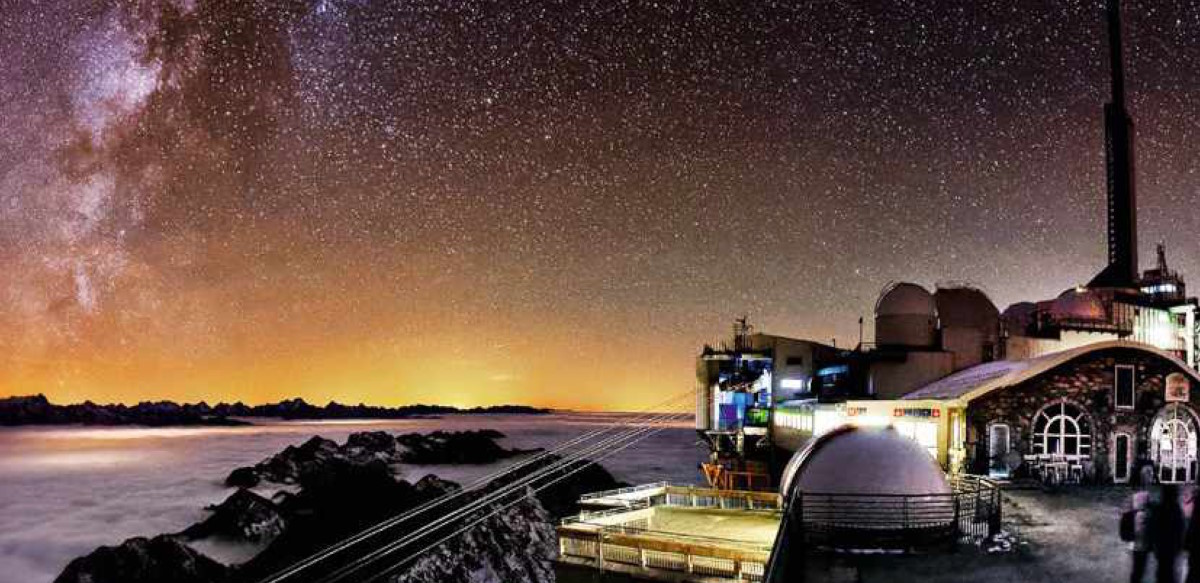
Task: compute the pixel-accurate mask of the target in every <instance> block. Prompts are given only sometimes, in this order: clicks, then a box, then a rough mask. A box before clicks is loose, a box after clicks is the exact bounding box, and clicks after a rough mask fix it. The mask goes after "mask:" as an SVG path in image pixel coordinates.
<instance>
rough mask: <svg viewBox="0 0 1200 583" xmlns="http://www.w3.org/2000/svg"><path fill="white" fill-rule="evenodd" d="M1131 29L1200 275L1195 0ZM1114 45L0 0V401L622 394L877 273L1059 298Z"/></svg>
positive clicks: (1175, 233)
mask: <svg viewBox="0 0 1200 583" xmlns="http://www.w3.org/2000/svg"><path fill="white" fill-rule="evenodd" d="M1125 14H1126V60H1127V72H1128V84H1129V85H1128V90H1129V97H1130V105H1129V109H1130V112H1131V114H1132V116H1133V118H1134V121H1135V124H1136V129H1137V138H1136V140H1137V141H1136V146H1135V148H1136V152H1137V173H1138V174H1137V179H1138V187H1139V212H1140V229H1139V232H1140V236H1141V241H1140V243H1141V251H1142V253H1141V255H1142V261H1143V263H1148V262H1149V261H1150V258H1151V252H1152V250H1153V243H1154V242H1155V241H1157V240H1159V239H1164V240H1166V242H1167V244H1168V250H1169V258H1170V259H1171V260H1172V263H1173V266H1174V267H1176V268H1178V269H1180V270H1181V271H1183V272H1184V274H1185V276H1191V277H1192V278H1193V279H1194V280H1195V281H1196V282H1197V283H1196V284H1195V285H1200V248H1198V247H1197V238H1196V236H1195V233H1196V232H1197V231H1200V213H1198V212H1197V202H1198V200H1200V199H1198V197H1197V186H1198V185H1200V177H1198V176H1197V174H1196V168H1197V164H1196V160H1197V159H1198V155H1200V123H1198V122H1197V120H1198V119H1200V100H1198V99H1196V98H1195V97H1196V96H1197V95H1200V71H1198V70H1197V67H1198V66H1200V65H1197V63H1200V5H1196V4H1194V3H1191V2H1182V1H1175V2H1170V1H1168V2H1145V1H1133V2H1126V6H1125ZM1103 27H1104V14H1103V6H1102V3H1101V2H1098V1H1087V2H1082V1H1064V2H1055V3H1049V4H1046V3H1013V2H991V1H984V2H971V3H950V2H893V3H867V2H851V1H848V0H843V1H831V2H799V3H782V2H780V3H775V2H754V3H749V2H657V3H643V2H612V1H604V2H600V1H596V2H573V3H564V2H532V1H515V2H475V1H446V0H431V1H424V2H421V1H418V2H386V1H380V0H354V1H351V0H324V1H319V2H309V1H294V2H287V1H280V2H267V1H254V2H245V1H240V0H153V1H152V0H147V1H140V2H103V1H87V0H70V1H68V0H49V1H35V0H0V127H2V128H3V130H4V131H3V132H0V268H2V269H3V270H4V272H5V274H6V275H5V277H4V278H3V279H0V329H2V330H5V331H7V333H5V334H3V335H0V394H3V393H9V394H25V393H33V392H45V393H47V394H48V395H49V396H51V398H56V399H58V400H64V401H65V400H77V399H85V398H91V399H94V400H97V401H130V400H139V399H147V398H173V399H182V400H199V399H207V400H209V401H214V400H236V399H242V400H246V401H250V402H258V401H265V400H274V399H276V398H281V397H290V396H293V395H299V396H303V397H305V398H307V399H310V400H313V401H321V402H323V401H324V400H326V399H331V398H333V399H337V400H340V401H350V402H358V401H367V402H372V403H405V402H416V401H424V402H444V403H451V404H471V405H473V404H488V403H499V402H524V403H531V404H544V405H553V406H563V407H587V408H629V407H638V406H644V405H648V404H650V403H653V402H657V401H659V400H661V395H662V394H664V393H673V392H677V391H679V390H684V389H686V388H687V387H689V386H690V383H691V382H692V379H691V376H692V370H693V369H692V363H691V359H692V357H693V356H694V355H695V353H696V351H697V350H698V349H699V347H700V345H701V344H702V343H704V342H706V341H713V340H715V339H717V337H718V336H724V335H725V334H726V331H727V329H728V324H729V323H730V322H731V321H732V319H733V318H734V317H736V316H739V315H742V314H747V315H749V317H750V319H751V321H752V322H753V323H755V324H757V325H758V327H759V329H761V330H764V331H768V332H774V333H780V334H787V335H795V336H802V337H812V338H816V339H823V340H829V339H831V338H834V337H836V338H837V339H838V343H839V345H852V344H854V343H855V342H856V341H857V319H858V317H859V316H864V315H865V316H869V314H870V310H871V307H872V305H873V302H874V299H875V296H876V294H877V292H878V291H879V289H880V288H882V287H883V286H884V285H885V284H886V283H887V282H888V281H890V280H911V281H917V282H919V283H924V284H926V285H929V284H932V283H934V282H938V281H952V280H953V281H969V282H973V283H975V284H977V285H979V286H981V287H982V288H984V289H985V290H986V291H987V292H988V293H989V294H990V295H991V297H992V298H993V300H994V301H995V302H996V303H997V304H998V305H1000V307H1001V308H1002V309H1003V307H1004V306H1006V305H1007V304H1009V303H1011V302H1015V301H1020V300H1028V299H1042V298H1045V297H1051V296H1053V295H1056V294H1057V293H1058V292H1060V291H1061V290H1062V289H1065V288H1067V287H1070V286H1073V285H1075V284H1077V283H1081V282H1085V281H1087V280H1088V279H1089V278H1090V277H1091V276H1092V275H1094V274H1095V272H1097V271H1098V270H1099V269H1100V267H1102V265H1103V263H1104V257H1105V249H1104V241H1105V238H1104V232H1103V230H1102V229H1103V220H1104V213H1105V208H1104V167H1103V141H1102V140H1103V123H1102V112H1101V107H1102V105H1103V103H1104V102H1105V100H1106V99H1107V91H1108V84H1107V83H1108V77H1107V74H1108V72H1107V63H1106V56H1105V55H1106V50H1107V47H1106V46H1105V41H1104V28H1103ZM869 320H870V318H869V317H868V321H869ZM868 335H869V330H868ZM868 339H869V337H868ZM656 395H657V396H656Z"/></svg>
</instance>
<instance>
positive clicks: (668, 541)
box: [558, 482, 781, 582]
mask: <svg viewBox="0 0 1200 583" xmlns="http://www.w3.org/2000/svg"><path fill="white" fill-rule="evenodd" d="M629 494H642V495H644V497H642V498H640V499H638V498H635V499H634V500H631V501H630V503H631V505H630V506H628V507H625V506H622V507H619V508H612V509H606V510H602V511H597V512H583V513H580V514H579V515H578V516H572V517H569V518H566V519H563V521H562V522H561V524H560V526H559V528H558V542H559V554H560V556H561V557H563V558H567V559H571V560H575V561H582V562H584V563H585V564H591V565H593V566H595V567H597V568H599V569H601V570H604V569H606V568H608V569H611V568H612V567H614V566H617V565H624V566H626V567H632V568H642V569H659V570H665V571H672V572H678V573H687V574H693V575H700V576H705V577H724V578H729V579H734V580H738V581H755V582H757V581H762V578H763V574H764V572H765V570H766V562H767V559H768V558H769V557H770V554H771V547H770V545H759V544H754V543H750V542H746V541H737V540H730V539H726V538H719V537H711V536H703V535H696V534H689V533H679V532H667V531H661V530H654V529H650V528H647V525H648V520H647V519H646V518H645V517H641V518H636V519H634V518H632V517H631V519H630V520H621V521H620V522H618V523H612V522H610V520H612V519H617V520H620V519H619V518H617V517H618V516H619V515H623V514H629V513H631V512H636V511H638V510H648V509H651V508H654V507H676V508H699V509H718V510H719V509H728V510H766V511H775V512H778V511H779V510H780V508H781V498H780V497H779V496H778V495H777V494H768V493H764V492H745V491H731V490H714V489H711V488H698V487H695V486H676V485H671V484H669V483H666V482H657V483H654V484H645V485H642V486H634V487H630V488H621V489H619V490H609V491H607V492H597V493H595V494H591V495H588V496H586V497H585V498H586V500H596V499H599V498H607V497H613V496H627V495H629ZM585 498H581V501H585ZM639 514H640V513H639ZM606 565H607V567H606Z"/></svg>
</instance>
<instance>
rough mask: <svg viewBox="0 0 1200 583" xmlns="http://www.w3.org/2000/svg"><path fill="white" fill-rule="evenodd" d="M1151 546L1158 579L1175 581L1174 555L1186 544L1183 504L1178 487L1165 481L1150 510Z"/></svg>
mask: <svg viewBox="0 0 1200 583" xmlns="http://www.w3.org/2000/svg"><path fill="white" fill-rule="evenodd" d="M1149 526H1150V532H1149V534H1150V537H1149V538H1150V546H1151V548H1152V549H1153V552H1154V562H1155V568H1154V572H1155V577H1154V579H1155V581H1157V582H1158V583H1175V558H1176V557H1178V556H1179V551H1180V550H1181V549H1182V547H1183V535H1184V520H1183V508H1182V507H1180V505H1179V487H1178V486H1176V485H1174V484H1164V485H1163V487H1162V492H1161V496H1160V499H1159V501H1158V504H1156V505H1154V507H1153V509H1152V510H1151V513H1150V524H1149Z"/></svg>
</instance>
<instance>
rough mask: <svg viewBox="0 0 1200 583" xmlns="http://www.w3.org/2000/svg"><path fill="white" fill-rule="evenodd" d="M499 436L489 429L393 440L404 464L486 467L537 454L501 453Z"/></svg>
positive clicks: (525, 451) (416, 434)
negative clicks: (498, 441)
mask: <svg viewBox="0 0 1200 583" xmlns="http://www.w3.org/2000/svg"><path fill="white" fill-rule="evenodd" d="M503 437H504V434H503V433H500V432H499V431H494V430H491V429H482V430H479V431H454V432H448V431H435V432H433V433H427V434H420V433H406V434H404V435H398V436H396V442H397V443H398V444H399V446H400V448H401V449H402V451H401V452H400V461H401V462H403V463H406V464H421V465H437V464H490V463H495V462H497V461H499V460H502V459H505V458H510V457H513V456H517V455H523V454H527V453H533V452H535V451H540V450H532V449H529V450H522V449H504V448H503V447H500V444H498V443H496V440H497V439H502V438H503Z"/></svg>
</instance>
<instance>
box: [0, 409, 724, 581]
mask: <svg viewBox="0 0 1200 583" xmlns="http://www.w3.org/2000/svg"><path fill="white" fill-rule="evenodd" d="M620 420H621V417H619V416H612V415H600V414H564V415H553V416H457V415H456V416H447V417H444V418H441V419H422V420H411V421H386V422H321V423H307V422H276V423H267V424H262V425H256V426H253V427H238V428H175V429H146V428H111V429H97V428H79V427H72V428H46V427H38V428H20V429H4V430H0V583H49V582H50V581H52V580H53V579H54V577H56V576H57V575H58V573H59V572H61V571H62V569H63V567H65V566H66V564H67V563H68V562H69V561H70V560H71V559H73V558H75V557H77V556H80V555H84V554H87V553H89V552H91V551H92V550H94V549H95V548H96V547H98V546H100V545H115V544H119V543H120V542H121V541H123V540H125V539H127V538H130V537H134V536H153V535H156V534H160V533H165V532H177V531H179V530H182V529H184V528H186V527H188V526H189V525H191V524H192V523H194V522H196V521H198V520H200V519H202V518H203V517H204V515H205V512H204V507H205V506H207V505H209V504H215V503H219V502H220V501H222V500H224V499H225V497H226V496H228V495H229V494H230V493H232V490H231V489H229V488H226V487H224V486H223V484H222V481H223V480H224V478H225V476H226V475H228V473H229V472H230V470H232V469H233V468H235V467H239V466H244V465H250V464H253V463H256V462H258V461H260V460H262V459H263V458H266V457H268V456H270V455H272V454H274V453H275V452H278V451H280V450H282V449H283V448H285V447H287V446H288V445H298V444H300V443H303V442H304V441H305V440H307V439H309V438H310V437H312V436H313V435H320V436H322V437H326V438H329V439H333V440H336V441H338V442H342V441H344V440H345V438H346V436H348V435H349V434H351V433H354V432H357V431H369V430H385V431H389V432H427V431H433V430H437V429H444V430H463V429H479V428H493V429H497V430H499V431H501V432H503V433H504V434H505V435H507V436H508V437H507V438H506V439H505V440H504V444H505V446H507V447H520V448H531V447H553V446H554V445H555V444H558V443H562V442H564V441H566V440H568V439H570V438H572V437H575V436H578V435H581V434H583V433H585V432H588V431H592V430H595V429H598V428H600V427H602V426H604V425H606V424H612V423H614V422H620ZM703 458H704V452H703V449H702V448H701V447H700V446H699V445H698V444H697V441H696V433H695V431H694V430H693V429H692V428H691V425H690V422H689V423H681V424H679V425H677V426H673V427H671V428H669V429H666V430H663V431H661V432H659V433H656V434H654V435H651V436H650V437H648V438H647V439H646V440H645V441H643V442H641V443H639V444H638V445H636V446H634V447H632V448H630V449H629V450H626V451H625V452H622V453H621V454H620V455H616V456H614V457H612V458H610V459H608V460H605V461H604V465H605V467H607V468H609V470H610V471H612V472H613V473H614V474H615V475H616V477H617V479H619V480H623V481H626V482H630V483H644V482H653V481H658V480H670V481H673V482H682V483H691V482H695V481H697V480H698V479H699V475H698V471H697V465H698V464H699V463H700V462H701V461H702V460H703ZM506 463H511V462H506ZM497 468H498V466H495V465H493V466H474V467H467V466H423V467H418V466H410V467H408V468H406V472H405V476H403V477H405V478H406V479H410V480H416V479H419V478H420V477H421V476H423V475H424V474H426V473H436V474H438V475H440V476H442V477H443V478H446V479H450V480H454V481H459V482H463V481H466V480H469V479H471V478H473V477H477V476H481V475H484V474H486V473H489V472H491V471H494V470H496V469H497ZM380 518H381V519H382V518H384V517H380ZM218 558H220V557H218Z"/></svg>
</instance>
